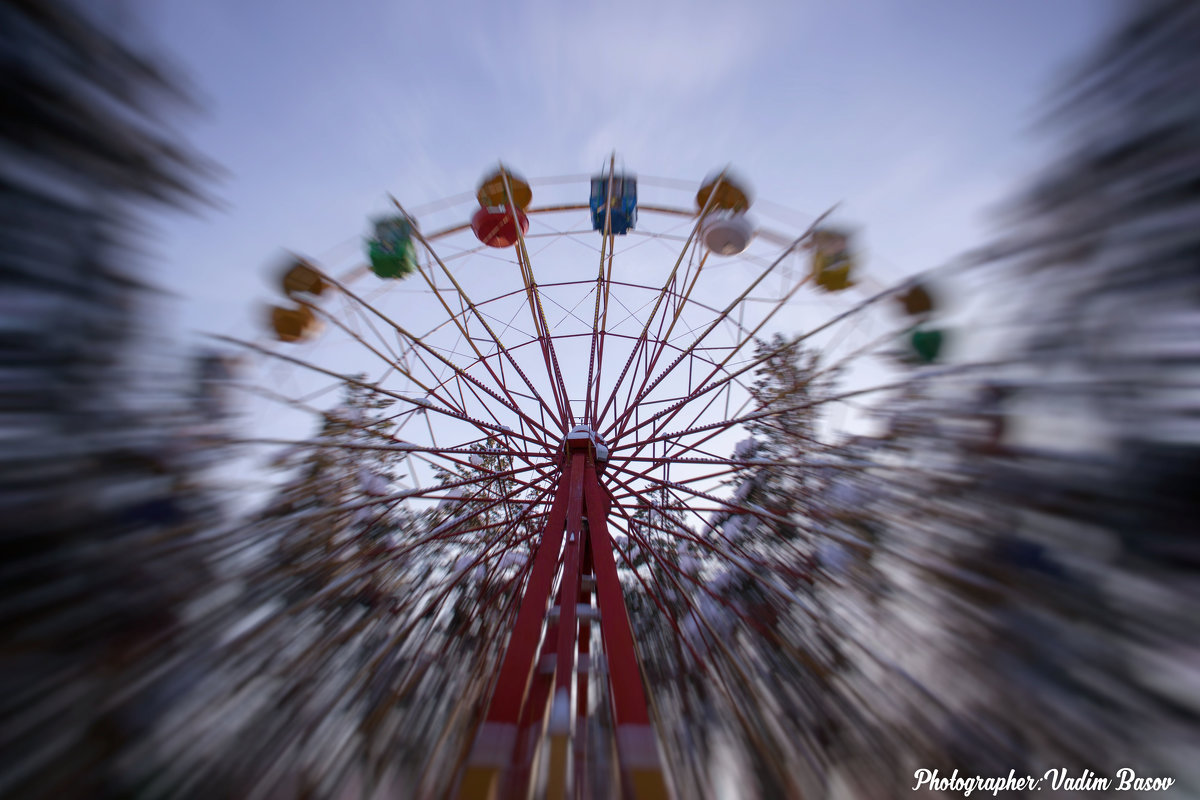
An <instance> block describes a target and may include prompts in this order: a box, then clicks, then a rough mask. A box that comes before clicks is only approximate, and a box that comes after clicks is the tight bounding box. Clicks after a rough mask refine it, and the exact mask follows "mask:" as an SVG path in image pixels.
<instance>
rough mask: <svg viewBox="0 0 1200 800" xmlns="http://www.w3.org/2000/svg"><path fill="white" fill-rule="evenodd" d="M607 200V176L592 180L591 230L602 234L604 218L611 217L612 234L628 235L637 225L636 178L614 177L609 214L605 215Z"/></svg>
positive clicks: (599, 176)
mask: <svg viewBox="0 0 1200 800" xmlns="http://www.w3.org/2000/svg"><path fill="white" fill-rule="evenodd" d="M606 200H608V175H598V176H596V177H595V178H592V197H591V202H590V205H591V208H592V230H594V231H600V232H601V233H604V221H605V217H606V216H611V217H612V232H613V233H614V234H615V235H617V236H624V235H625V234H626V233H629V232H630V231H631V230H633V229H634V227H635V226H636V224H637V178H635V177H633V176H632V175H614V176H613V187H612V208H611V214H606V213H605V208H604V204H605V201H606Z"/></svg>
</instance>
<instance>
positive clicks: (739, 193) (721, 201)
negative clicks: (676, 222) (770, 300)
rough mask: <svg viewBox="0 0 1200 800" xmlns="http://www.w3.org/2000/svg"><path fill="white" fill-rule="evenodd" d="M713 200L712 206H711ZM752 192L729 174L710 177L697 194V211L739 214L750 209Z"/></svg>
mask: <svg viewBox="0 0 1200 800" xmlns="http://www.w3.org/2000/svg"><path fill="white" fill-rule="evenodd" d="M709 198H712V204H711V205H710V204H709ZM750 202H751V198H750V190H749V189H748V188H747V187H746V186H745V185H744V184H742V183H741V182H740V181H738V180H737V179H736V178H734V177H732V176H730V175H729V174H728V173H724V172H723V173H720V174H718V175H712V176H709V177H708V178H707V179H706V180H705V181H704V185H703V186H701V187H700V191H698V192H697V193H696V209H697V210H699V211H703V210H704V208H705V206H708V208H709V210H710V211H718V210H719V211H730V212H733V213H739V212H742V211H746V210H747V209H749V208H750Z"/></svg>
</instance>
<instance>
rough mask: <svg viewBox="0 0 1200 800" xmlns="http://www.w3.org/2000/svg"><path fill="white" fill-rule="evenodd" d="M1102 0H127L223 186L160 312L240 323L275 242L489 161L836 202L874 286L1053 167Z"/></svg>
mask: <svg viewBox="0 0 1200 800" xmlns="http://www.w3.org/2000/svg"><path fill="white" fill-rule="evenodd" d="M1112 10H1113V5H1112V4H1111V3H1109V2H1097V0H1054V2H1044V0H1009V1H1008V2H998V1H997V2H991V1H988V2H983V1H980V2H962V1H961V0H922V1H921V2H912V1H911V0H903V1H901V0H861V1H856V2H821V3H817V2H750V3H738V4H717V3H713V2H636V3H634V2H628V3H627V2H617V3H605V4H598V3H586V4H585V3H571V2H538V1H536V0H534V1H522V2H506V3H495V4H483V3H479V2H474V3H462V2H438V3H401V2H384V1H383V0H362V1H361V2H353V3H318V2H280V1H277V0H264V1H263V2H256V3H245V2H241V0H210V1H209V2H204V3H196V2H191V1H190V0H157V1H156V2H144V1H143V2H136V3H133V4H132V5H130V6H129V7H128V9H127V11H126V14H127V16H128V17H129V19H128V20H127V22H128V24H129V25H130V26H133V27H134V28H135V29H136V30H137V31H139V32H140V33H141V34H143V38H145V39H146V40H147V41H148V42H149V43H150V44H151V45H152V46H154V47H156V49H158V50H159V51H161V52H162V53H164V54H165V55H166V56H167V57H168V58H169V59H170V60H172V61H173V62H174V64H175V66H176V67H177V68H178V69H179V70H180V71H181V72H182V73H183V74H185V75H187V76H188V79H189V80H190V82H191V84H192V87H193V90H194V91H195V93H196V95H197V96H198V98H199V100H200V104H201V107H202V109H203V110H202V111H201V112H199V113H196V114H190V113H181V114H179V115H177V116H176V118H175V119H174V120H173V122H174V123H175V125H176V127H177V128H178V129H180V130H181V131H182V132H183V133H184V135H185V136H186V138H187V139H189V140H190V141H191V142H192V144H193V145H194V146H195V147H196V148H197V149H198V150H199V151H200V152H201V153H203V154H205V155H206V156H207V157H209V158H211V159H213V160H214V161H216V162H217V163H218V164H220V165H221V166H222V167H223V169H224V171H225V173H224V175H223V177H222V178H220V179H219V180H218V181H217V182H216V183H215V184H214V185H213V186H211V187H210V189H211V190H212V192H213V193H214V194H215V195H216V197H217V198H218V200H219V202H220V208H219V209H217V210H212V211H208V212H205V213H204V214H203V215H202V216H200V217H183V216H179V215H174V214H172V215H168V216H165V217H163V218H162V219H161V220H159V224H158V228H159V236H158V240H157V241H156V242H155V247H156V249H157V251H158V252H159V253H160V254H161V256H160V257H159V258H158V259H157V262H158V265H159V266H158V268H156V270H155V273H154V277H155V279H156V280H157V281H158V282H159V283H160V284H161V285H164V286H165V287H166V288H168V289H170V290H171V291H173V292H175V293H176V294H177V295H178V297H179V300H178V302H177V304H176V305H175V307H174V310H173V312H172V314H171V315H170V317H171V323H172V324H173V325H176V326H178V329H179V331H181V332H182V334H183V335H185V336H186V335H189V334H190V332H194V331H216V332H221V333H246V332H249V331H252V330H254V328H255V326H256V325H257V324H258V320H259V319H260V315H261V307H260V306H261V303H263V302H265V301H266V300H268V299H269V298H270V296H271V294H272V292H271V288H270V286H269V280H268V278H266V277H265V270H267V269H268V268H269V267H271V266H272V265H273V264H274V263H275V260H276V259H277V258H278V257H279V255H280V253H281V252H282V250H283V248H285V247H286V248H289V249H292V250H295V251H297V252H302V253H305V254H311V255H313V256H317V257H320V256H321V255H322V254H324V253H328V252H331V251H333V250H334V249H336V248H338V247H344V246H346V243H347V242H351V243H353V242H356V241H358V240H359V238H360V237H361V236H362V234H363V233H364V232H365V229H366V225H367V220H368V217H369V216H370V214H372V213H374V212H378V211H380V210H381V209H383V208H385V207H386V203H387V193H392V194H394V195H395V196H396V197H397V198H399V199H400V200H401V202H404V203H405V204H406V205H408V206H410V207H411V206H419V205H421V204H424V203H427V202H430V201H434V200H437V199H439V198H442V197H446V196H450V195H455V194H458V193H460V192H463V191H470V190H472V189H473V188H474V186H475V184H476V182H477V181H478V179H479V178H480V176H481V175H482V174H483V172H484V171H485V170H486V169H488V168H490V167H492V166H494V165H495V163H496V162H497V160H498V159H502V160H504V162H505V163H507V164H510V165H512V166H513V167H515V168H517V169H519V170H521V171H522V172H523V173H524V174H525V175H527V176H529V177H531V178H536V177H538V176H551V175H562V174H576V173H588V172H593V171H597V170H599V169H600V168H601V167H602V166H603V164H604V163H605V161H606V160H607V158H608V156H609V154H610V153H612V152H614V151H615V152H616V153H617V155H618V157H619V158H620V159H621V160H622V161H623V162H624V164H625V166H626V167H627V168H629V169H631V170H633V171H635V172H638V173H640V174H646V175H656V176H666V177H671V178H678V179H683V180H693V181H699V180H700V179H701V178H703V176H704V175H705V174H707V173H708V172H710V171H711V170H713V169H715V168H719V167H721V166H724V165H726V164H732V165H733V166H734V167H735V168H736V169H738V170H739V172H740V174H742V175H743V176H744V177H745V178H746V179H747V180H749V182H750V183H751V184H752V186H753V187H754V189H755V191H756V194H757V196H758V197H761V198H764V199H769V200H771V201H773V202H775V203H778V204H781V205H783V206H786V207H788V208H791V209H795V210H796V211H797V212H798V216H799V217H807V218H808V219H811V217H812V216H813V215H815V214H817V213H819V212H820V211H822V210H824V209H826V208H828V207H829V206H830V205H832V204H834V203H841V204H842V205H841V206H840V208H839V215H840V218H841V219H842V220H843V221H845V222H848V223H851V224H853V225H854V226H855V227H856V228H857V229H858V230H859V231H860V247H861V248H862V251H863V253H864V255H865V257H866V258H865V266H866V269H867V270H868V272H870V273H871V274H873V275H876V276H879V277H880V279H881V280H886V279H888V278H891V277H898V276H901V275H905V274H908V273H911V272H914V271H917V270H920V269H924V268H928V267H934V266H937V265H939V264H942V263H944V262H946V261H948V260H950V259H952V258H953V257H954V256H956V255H958V254H960V253H961V252H963V251H965V250H967V249H970V248H971V247H973V246H976V245H978V244H980V243H981V240H982V239H983V238H984V237H985V236H986V234H987V232H988V231H989V230H992V228H993V226H992V223H991V221H990V219H989V209H990V208H992V206H994V204H995V203H996V202H998V201H1000V200H1002V199H1004V198H1006V197H1009V196H1011V193H1012V192H1013V191H1014V190H1015V189H1016V188H1017V187H1019V186H1020V184H1021V182H1022V180H1023V178H1024V177H1025V176H1028V175H1029V174H1031V173H1032V172H1033V171H1034V170H1035V169H1036V167H1037V166H1038V165H1039V164H1041V163H1044V160H1045V159H1046V158H1047V152H1048V148H1047V146H1046V144H1047V142H1046V140H1045V139H1044V138H1042V139H1039V138H1038V137H1037V135H1036V134H1035V133H1034V132H1033V131H1032V130H1031V123H1032V122H1033V120H1034V116H1035V114H1036V112H1037V110H1038V108H1039V104H1040V103H1041V101H1042V100H1043V98H1044V97H1045V96H1046V93H1047V91H1048V89H1049V88H1050V86H1051V83H1052V81H1053V80H1054V79H1056V78H1057V77H1059V76H1060V75H1061V73H1062V69H1063V68H1064V67H1065V66H1068V65H1069V64H1070V63H1072V60H1073V59H1075V58H1077V57H1079V56H1080V55H1081V54H1082V53H1083V52H1084V50H1085V48H1086V47H1087V45H1088V44H1089V43H1090V42H1092V41H1094V40H1095V39H1096V37H1097V36H1098V34H1099V33H1100V32H1101V31H1102V30H1103V29H1104V27H1105V23H1106V21H1107V20H1108V19H1109V18H1110V16H1111V12H1112Z"/></svg>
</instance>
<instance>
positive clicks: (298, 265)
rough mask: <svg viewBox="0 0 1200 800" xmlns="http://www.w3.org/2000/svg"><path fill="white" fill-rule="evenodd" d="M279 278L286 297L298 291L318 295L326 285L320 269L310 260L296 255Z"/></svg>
mask: <svg viewBox="0 0 1200 800" xmlns="http://www.w3.org/2000/svg"><path fill="white" fill-rule="evenodd" d="M280 280H281V283H282V284H283V293H284V294H286V295H287V296H288V297H291V296H292V295H293V294H296V293H299V292H304V293H308V294H314V295H319V294H321V293H322V292H324V291H325V288H326V286H327V284H326V283H325V279H324V278H322V277H321V273H320V271H319V270H317V268H316V267H314V266H313V265H312V262H310V261H307V260H306V259H303V258H300V257H298V256H297V257H295V258H293V259H292V261H291V263H290V264H289V266H288V268H287V270H286V271H285V272H284V273H283V277H282V278H281V279H280Z"/></svg>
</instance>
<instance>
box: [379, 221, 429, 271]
mask: <svg viewBox="0 0 1200 800" xmlns="http://www.w3.org/2000/svg"><path fill="white" fill-rule="evenodd" d="M367 258H368V259H369V260H370V262H371V271H372V272H374V273H375V274H376V275H378V276H379V277H380V278H404V277H407V276H408V275H409V274H411V273H412V271H413V270H414V269H416V266H417V252H416V246H415V245H414V243H413V224H412V223H411V222H409V221H408V220H407V219H405V218H404V217H387V218H385V219H381V220H377V221H376V222H375V234H374V235H373V236H372V237H371V238H370V239H368V240H367Z"/></svg>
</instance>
